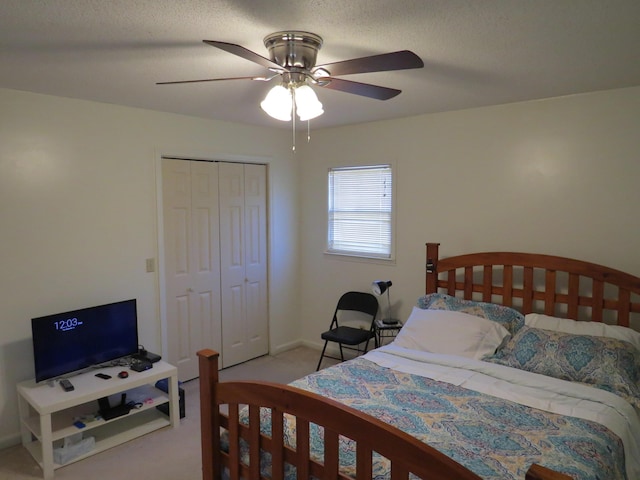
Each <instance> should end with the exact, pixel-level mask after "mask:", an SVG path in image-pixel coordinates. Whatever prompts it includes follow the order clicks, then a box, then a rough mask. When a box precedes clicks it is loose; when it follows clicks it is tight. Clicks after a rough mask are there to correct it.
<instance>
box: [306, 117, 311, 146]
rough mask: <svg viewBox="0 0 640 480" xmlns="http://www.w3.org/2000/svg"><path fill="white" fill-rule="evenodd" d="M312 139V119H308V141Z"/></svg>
mask: <svg viewBox="0 0 640 480" xmlns="http://www.w3.org/2000/svg"><path fill="white" fill-rule="evenodd" d="M310 141H311V120H307V143H309V142H310Z"/></svg>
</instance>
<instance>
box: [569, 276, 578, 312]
mask: <svg viewBox="0 0 640 480" xmlns="http://www.w3.org/2000/svg"><path fill="white" fill-rule="evenodd" d="M579 295H580V276H579V275H576V274H575V273H572V274H570V275H569V299H568V300H567V318H572V319H574V320H576V319H577V318H578V297H579Z"/></svg>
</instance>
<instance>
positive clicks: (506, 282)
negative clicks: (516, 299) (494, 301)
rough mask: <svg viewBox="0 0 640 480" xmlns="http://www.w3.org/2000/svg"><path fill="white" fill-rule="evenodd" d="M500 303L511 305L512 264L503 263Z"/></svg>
mask: <svg viewBox="0 0 640 480" xmlns="http://www.w3.org/2000/svg"><path fill="white" fill-rule="evenodd" d="M502 285H503V287H502V304H503V305H506V306H507V307H511V306H512V305H513V265H505V266H504V271H503V272H502Z"/></svg>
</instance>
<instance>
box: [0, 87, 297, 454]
mask: <svg viewBox="0 0 640 480" xmlns="http://www.w3.org/2000/svg"><path fill="white" fill-rule="evenodd" d="M162 154H178V155H191V156H194V157H198V158H210V159H233V158H237V159H248V160H258V161H264V162H266V163H268V164H269V175H270V176H269V188H270V198H269V204H270V209H271V218H270V226H269V227H270V231H271V236H270V282H271V285H274V286H275V287H274V288H272V290H271V292H270V302H269V303H270V317H271V319H272V321H271V324H272V329H271V345H270V346H271V349H272V350H274V351H277V350H278V349H282V348H286V347H287V346H288V345H291V344H294V343H295V342H296V341H297V340H298V339H299V334H298V332H297V330H296V323H292V320H291V319H293V318H297V316H296V313H297V308H296V301H297V298H298V294H297V274H298V270H297V257H298V253H297V245H298V238H297V218H298V213H297V202H296V199H297V197H298V190H297V188H298V187H297V183H296V182H297V164H298V162H299V159H298V158H297V157H294V156H293V155H292V154H291V150H290V134H288V133H287V131H283V130H277V129H266V128H257V127H247V126H240V125H233V124H225V123H221V122H214V121H207V120H203V119H196V118H190V117H185V116H179V115H171V114H165V113H158V112H151V111H146V110H140V109H134V108H126V107H120V106H114V105H107V104H99V103H92V102H85V101H79V100H71V99H66V98H59V97H51V96H45V95H35V94H30V93H25V92H18V91H12V90H4V89H0V232H1V235H0V238H1V242H2V253H1V255H2V262H1V263H0V265H1V266H2V272H1V274H0V305H1V308H0V447H2V446H6V445H8V444H11V443H15V442H17V441H18V440H19V435H18V432H19V425H18V419H17V397H16V384H17V383H18V382H19V381H22V380H25V379H28V378H33V376H34V371H33V358H32V347H31V326H30V325H31V324H30V319H31V318H32V317H36V316H41V315H47V314H52V313H58V312H61V311H66V310H71V309H75V308H80V307H85V306H92V305H98V304H102V303H108V302H111V301H118V300H124V299H127V298H137V299H138V313H139V317H140V318H139V334H140V342H141V343H142V344H144V345H145V346H146V347H147V348H148V349H149V350H151V351H155V352H159V353H162V352H161V346H162V338H161V325H160V317H159V312H160V298H159V290H158V276H157V275H158V273H157V270H156V272H155V273H146V270H145V267H146V265H145V260H146V259H147V258H154V259H156V263H157V261H158V242H157V237H158V233H157V206H156V200H157V195H158V192H157V189H156V176H157V175H158V174H159V172H158V171H157V170H156V168H157V165H158V159H159V156H160V155H162ZM274 297H275V300H274Z"/></svg>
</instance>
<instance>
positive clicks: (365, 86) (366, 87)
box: [319, 77, 402, 100]
mask: <svg viewBox="0 0 640 480" xmlns="http://www.w3.org/2000/svg"><path fill="white" fill-rule="evenodd" d="M322 80H323V81H324V80H330V81H329V83H327V84H326V85H322V84H319V86H321V87H324V88H328V89H330V90H339V91H341V92H347V93H354V94H356V95H361V96H363V97H369V98H375V99H376V100H389V99H390V98H393V97H395V96H396V95H399V94H400V93H401V92H402V90H396V89H395V88H387V87H379V86H378V85H371V84H370V83H360V82H352V81H351V80H343V79H341V78H333V77H330V78H323V79H322Z"/></svg>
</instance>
